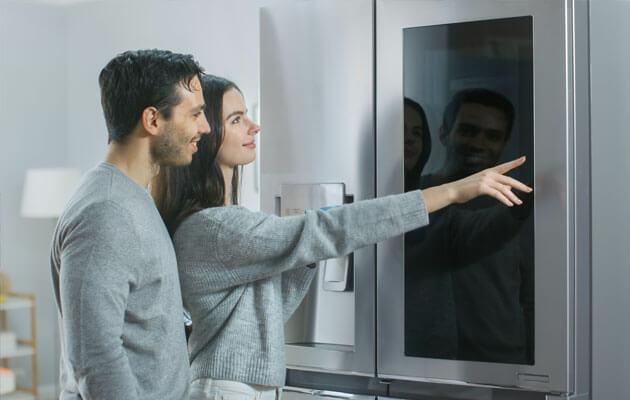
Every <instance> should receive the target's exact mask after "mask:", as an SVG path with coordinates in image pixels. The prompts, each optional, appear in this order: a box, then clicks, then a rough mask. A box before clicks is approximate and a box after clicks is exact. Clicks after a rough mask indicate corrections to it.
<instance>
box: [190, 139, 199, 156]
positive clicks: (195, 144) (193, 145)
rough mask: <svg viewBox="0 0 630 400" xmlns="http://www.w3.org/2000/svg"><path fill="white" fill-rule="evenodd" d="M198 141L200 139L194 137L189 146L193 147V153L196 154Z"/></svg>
mask: <svg viewBox="0 0 630 400" xmlns="http://www.w3.org/2000/svg"><path fill="white" fill-rule="evenodd" d="M199 139H201V137H200V136H196V137H194V138H193V139H192V140H191V141H190V145H191V146H192V147H193V153H195V152H197V143H198V142H199Z"/></svg>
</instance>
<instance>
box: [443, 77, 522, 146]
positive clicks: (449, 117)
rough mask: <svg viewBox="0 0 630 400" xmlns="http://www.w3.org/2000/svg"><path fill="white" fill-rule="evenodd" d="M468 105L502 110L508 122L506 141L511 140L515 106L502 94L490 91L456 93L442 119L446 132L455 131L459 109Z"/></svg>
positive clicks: (479, 90)
mask: <svg viewBox="0 0 630 400" xmlns="http://www.w3.org/2000/svg"><path fill="white" fill-rule="evenodd" d="M468 103H474V104H481V105H483V106H486V107H493V108H497V109H499V110H501V111H502V112H503V113H504V114H505V117H506V118H507V121H508V126H507V132H506V136H505V139H506V140H507V139H509V137H510V132H512V124H513V123H514V106H513V105H512V103H511V102H510V100H508V99H507V98H506V97H505V96H503V95H502V94H499V93H497V92H493V91H492V90H488V89H465V90H460V91H459V92H457V93H455V95H454V96H453V98H452V99H451V101H450V103H448V105H447V106H446V109H445V110H444V115H443V117H442V128H443V129H444V132H446V133H449V132H450V131H451V129H453V124H454V123H455V119H456V118H457V113H459V109H460V108H461V107H462V104H468Z"/></svg>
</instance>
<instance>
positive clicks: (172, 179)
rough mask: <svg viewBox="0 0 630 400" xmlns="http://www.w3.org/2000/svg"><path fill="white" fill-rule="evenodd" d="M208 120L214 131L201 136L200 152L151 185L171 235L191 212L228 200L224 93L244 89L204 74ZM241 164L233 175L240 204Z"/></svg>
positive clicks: (164, 169) (235, 196) (164, 171)
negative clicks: (221, 158) (222, 155)
mask: <svg viewBox="0 0 630 400" xmlns="http://www.w3.org/2000/svg"><path fill="white" fill-rule="evenodd" d="M201 86H202V89H203V98H204V101H205V103H206V109H205V114H206V119H207V120H208V124H209V125H210V133H209V134H207V135H201V139H200V140H199V143H197V149H198V151H197V153H196V154H195V155H194V156H193V159H192V162H191V163H190V165H187V166H185V167H162V168H160V172H159V173H158V175H157V177H156V178H155V179H154V181H153V184H152V187H151V195H152V196H153V199H154V200H155V204H156V206H157V209H158V211H159V212H160V215H161V216H162V219H163V220H164V223H165V224H166V227H167V228H168V232H169V234H170V235H171V236H173V235H174V234H175V231H176V230H177V228H178V227H179V225H180V224H181V223H182V222H183V221H184V220H185V219H186V218H187V217H189V216H190V215H191V214H194V213H196V212H198V211H201V210H203V209H205V208H209V207H220V206H223V205H224V202H225V184H224V182H223V174H222V173H221V168H220V167H219V165H218V163H217V153H218V152H219V147H221V143H222V142H223V95H224V94H225V92H227V91H228V90H230V89H236V90H238V91H239V92H240V89H239V88H238V87H237V86H236V84H234V83H233V82H231V81H229V80H227V79H224V78H221V77H218V76H213V75H204V76H202V77H201ZM238 184H239V173H238V167H234V173H233V175H232V182H231V185H232V196H231V197H232V199H231V200H232V204H237V203H238Z"/></svg>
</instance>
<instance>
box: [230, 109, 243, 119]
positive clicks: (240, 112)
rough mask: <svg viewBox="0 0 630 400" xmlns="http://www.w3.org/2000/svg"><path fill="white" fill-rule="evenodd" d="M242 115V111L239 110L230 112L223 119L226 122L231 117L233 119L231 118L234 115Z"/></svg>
mask: <svg viewBox="0 0 630 400" xmlns="http://www.w3.org/2000/svg"><path fill="white" fill-rule="evenodd" d="M243 114H245V112H243V111H241V110H236V111H232V112H231V113H230V115H228V116H227V117H225V119H226V120H227V119H230V118H232V117H233V116H235V115H243Z"/></svg>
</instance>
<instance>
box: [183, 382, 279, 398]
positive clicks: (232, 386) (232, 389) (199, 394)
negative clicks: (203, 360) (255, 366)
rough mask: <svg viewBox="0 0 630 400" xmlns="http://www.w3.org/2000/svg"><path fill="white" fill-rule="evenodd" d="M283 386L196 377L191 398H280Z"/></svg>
mask: <svg viewBox="0 0 630 400" xmlns="http://www.w3.org/2000/svg"><path fill="white" fill-rule="evenodd" d="M281 390H282V389H281V388H277V387H273V386H261V385H253V384H248V383H243V382H236V381H223V380H219V379H211V378H202V379H195V380H194V381H193V383H192V385H191V387H190V400H203V399H212V400H280V392H281Z"/></svg>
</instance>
